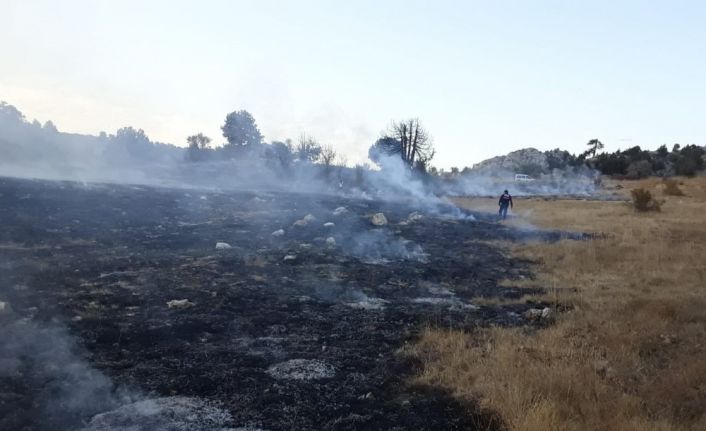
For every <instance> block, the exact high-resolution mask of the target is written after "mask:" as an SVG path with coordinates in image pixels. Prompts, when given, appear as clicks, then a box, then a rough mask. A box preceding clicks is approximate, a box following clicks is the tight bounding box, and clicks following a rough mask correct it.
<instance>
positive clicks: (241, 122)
mask: <svg viewBox="0 0 706 431" xmlns="http://www.w3.org/2000/svg"><path fill="white" fill-rule="evenodd" d="M221 130H222V131H223V137H224V138H226V139H227V140H228V145H230V146H232V148H239V147H254V146H256V145H258V144H261V143H262V133H260V129H258V128H257V124H256V123H255V118H253V116H252V115H251V114H250V113H249V112H248V111H245V110H242V111H233V112H231V113H230V114H228V115H227V116H226V121H225V123H224V124H223V126H222V127H221Z"/></svg>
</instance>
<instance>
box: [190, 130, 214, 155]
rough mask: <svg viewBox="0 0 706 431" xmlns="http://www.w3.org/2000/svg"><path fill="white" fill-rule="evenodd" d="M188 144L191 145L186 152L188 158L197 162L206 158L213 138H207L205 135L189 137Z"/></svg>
mask: <svg viewBox="0 0 706 431" xmlns="http://www.w3.org/2000/svg"><path fill="white" fill-rule="evenodd" d="M186 142H187V143H188V144H189V148H188V149H187V150H186V151H187V152H186V157H187V159H188V160H191V161H192V162H195V161H197V160H203V159H204V158H205V157H204V156H205V154H204V153H205V151H206V150H208V144H210V143H211V138H209V137H208V136H205V135H204V134H203V133H199V134H197V135H191V136H189V137H187V138H186Z"/></svg>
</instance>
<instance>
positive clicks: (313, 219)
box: [302, 214, 316, 223]
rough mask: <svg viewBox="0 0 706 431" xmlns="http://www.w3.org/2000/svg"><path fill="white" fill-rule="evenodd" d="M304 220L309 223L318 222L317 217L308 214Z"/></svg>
mask: <svg viewBox="0 0 706 431" xmlns="http://www.w3.org/2000/svg"><path fill="white" fill-rule="evenodd" d="M302 220H305V221H306V222H307V223H311V222H313V221H316V217H314V216H313V215H312V214H307V215H305V216H304V218H303V219H302Z"/></svg>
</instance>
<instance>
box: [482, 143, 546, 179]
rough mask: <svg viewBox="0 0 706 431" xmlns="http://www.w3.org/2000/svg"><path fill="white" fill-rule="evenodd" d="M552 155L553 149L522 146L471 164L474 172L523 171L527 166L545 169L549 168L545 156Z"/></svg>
mask: <svg viewBox="0 0 706 431" xmlns="http://www.w3.org/2000/svg"><path fill="white" fill-rule="evenodd" d="M548 155H551V156H554V155H555V154H554V152H553V151H547V152H542V151H539V150H537V149H535V148H523V149H521V150H517V151H513V152H511V153H508V154H507V155H505V156H498V157H493V158H492V159H488V160H484V161H482V162H480V163H477V164H475V165H473V168H472V171H475V172H478V171H480V172H516V173H523V172H521V171H523V170H524V169H526V167H527V166H533V167H536V168H537V169H538V170H541V171H546V170H548V168H549V162H548V158H547V156H548Z"/></svg>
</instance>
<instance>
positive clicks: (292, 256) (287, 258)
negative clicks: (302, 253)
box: [282, 254, 297, 262]
mask: <svg viewBox="0 0 706 431" xmlns="http://www.w3.org/2000/svg"><path fill="white" fill-rule="evenodd" d="M296 259H297V255H296V254H288V255H286V256H284V258H283V259H282V260H283V261H285V262H290V261H293V260H296Z"/></svg>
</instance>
